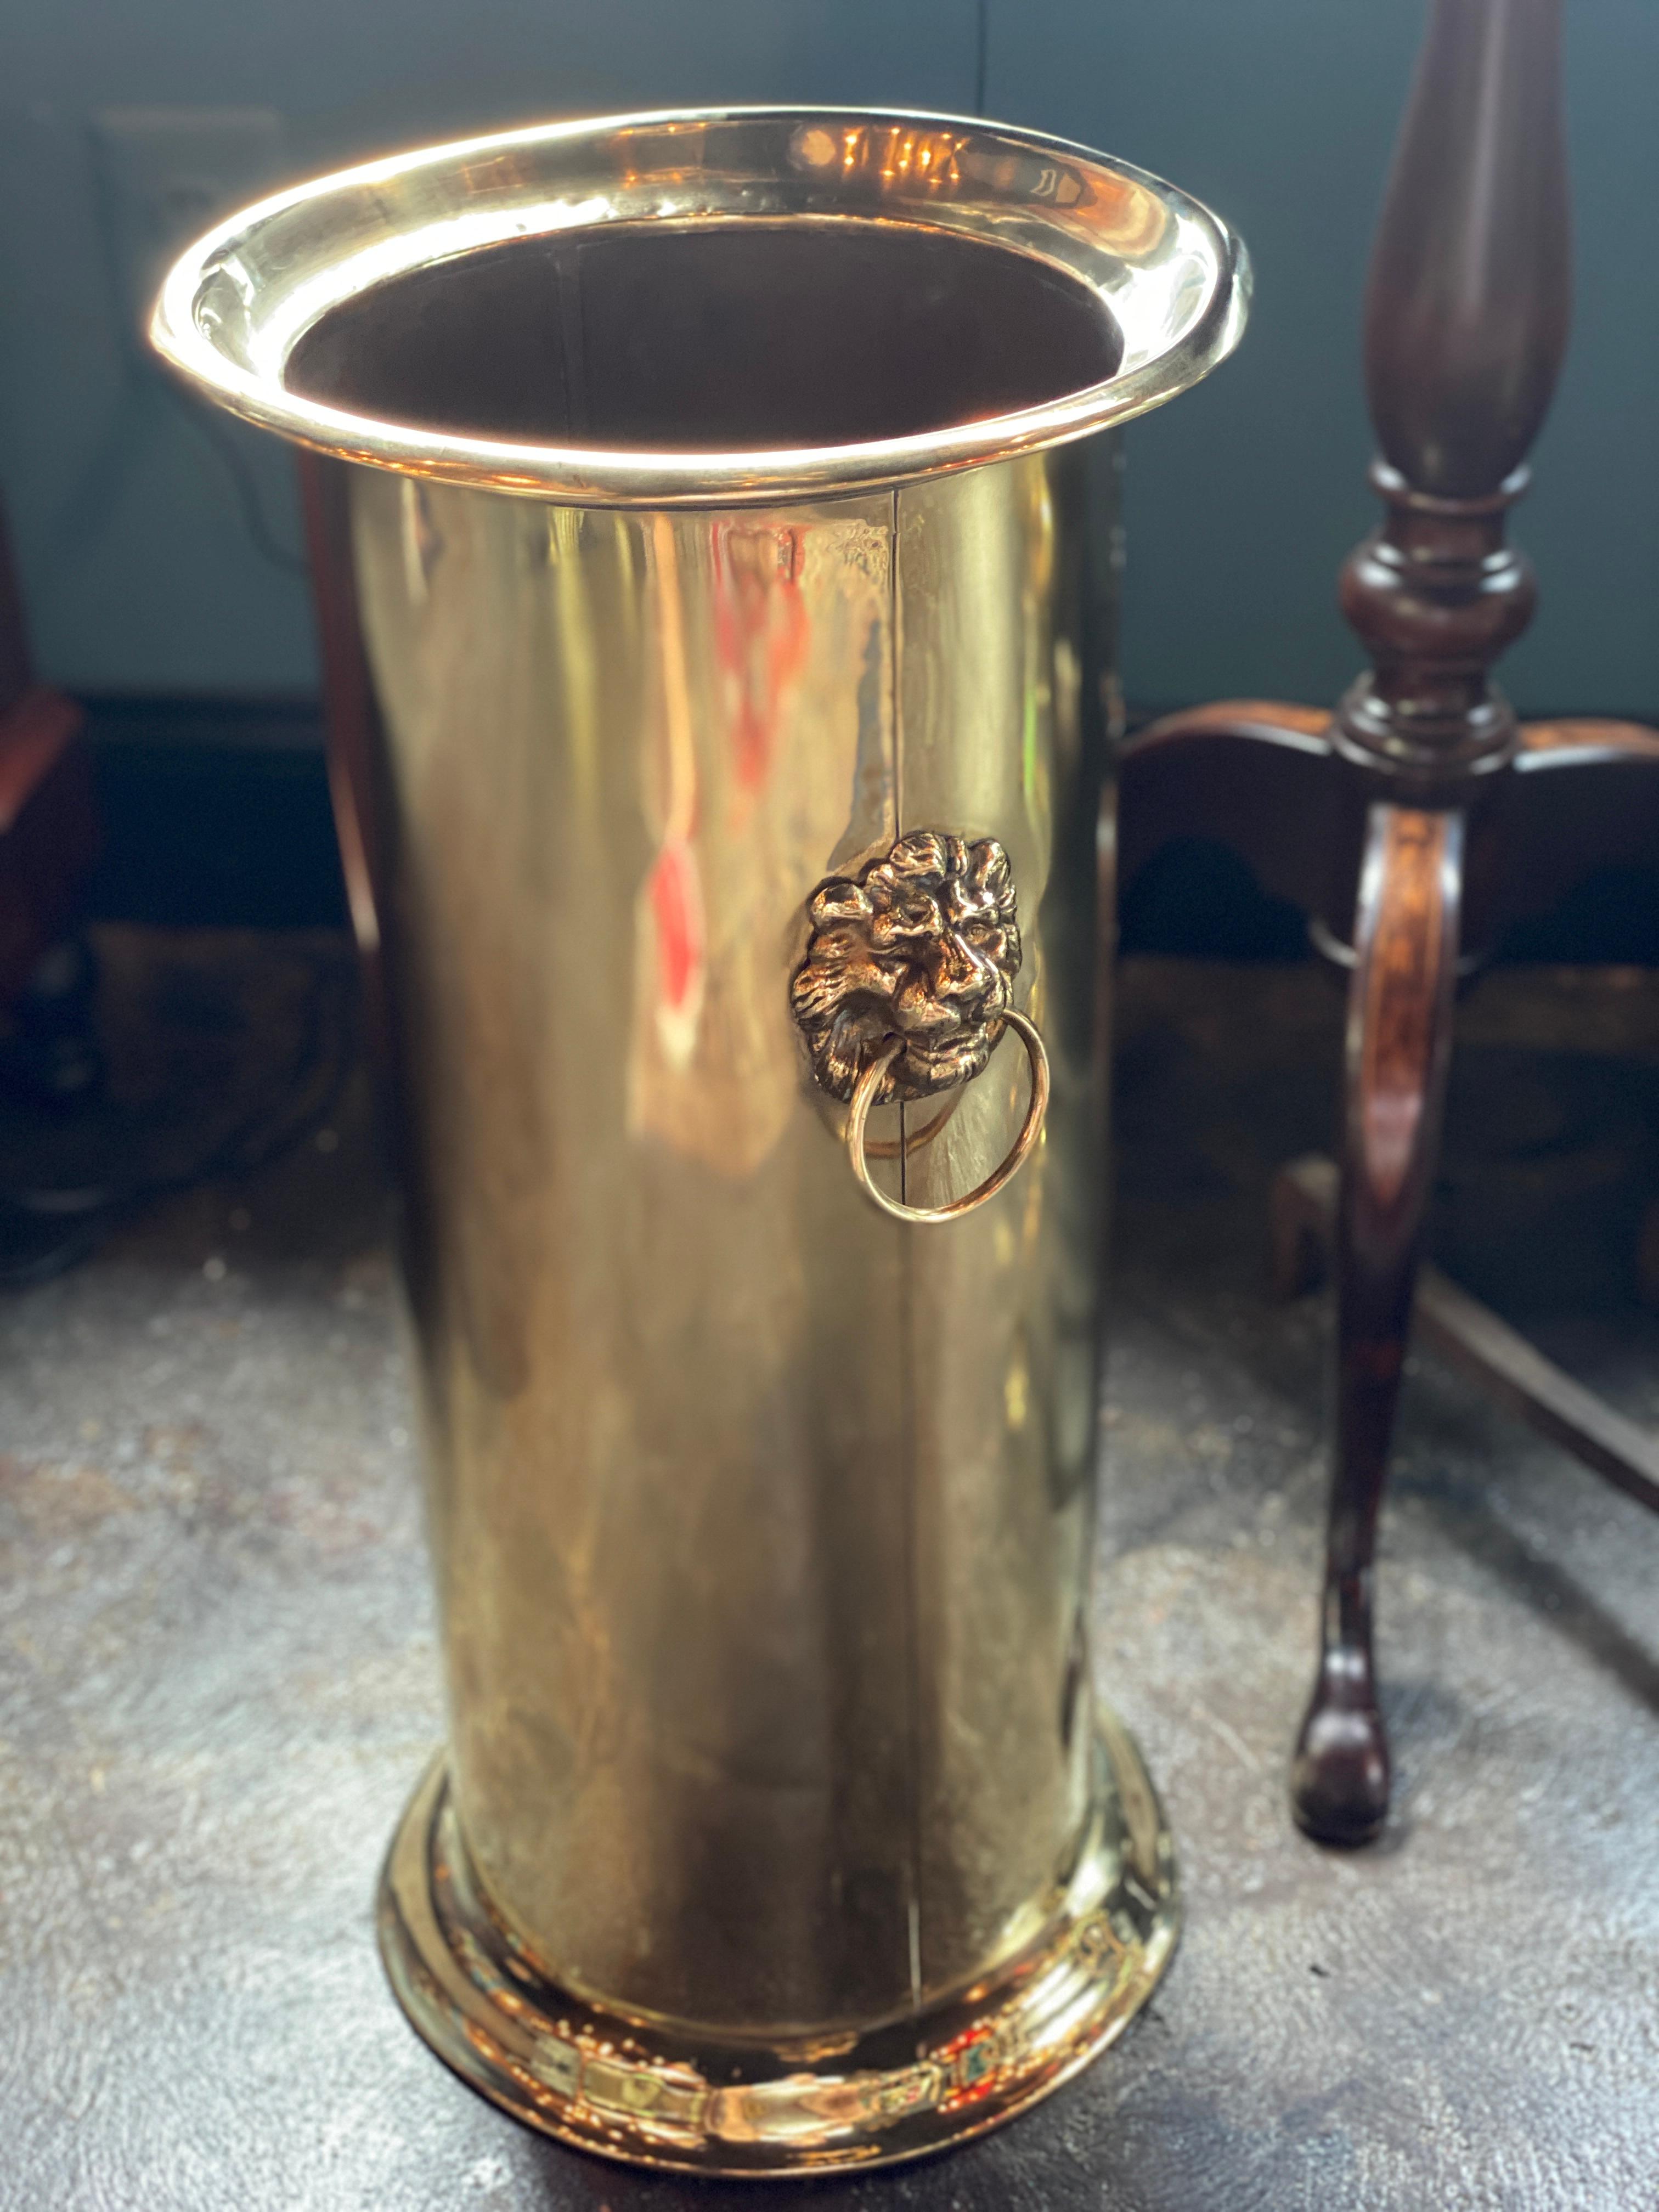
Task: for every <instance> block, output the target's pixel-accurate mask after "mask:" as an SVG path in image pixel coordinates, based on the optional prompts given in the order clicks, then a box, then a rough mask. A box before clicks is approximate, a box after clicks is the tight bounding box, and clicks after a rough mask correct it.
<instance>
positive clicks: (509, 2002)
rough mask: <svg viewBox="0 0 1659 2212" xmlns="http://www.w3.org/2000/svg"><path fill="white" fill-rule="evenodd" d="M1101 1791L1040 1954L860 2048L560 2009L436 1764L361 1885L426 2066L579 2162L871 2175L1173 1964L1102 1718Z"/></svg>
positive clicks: (1065, 2063) (1016, 2095)
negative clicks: (575, 2152)
mask: <svg viewBox="0 0 1659 2212" xmlns="http://www.w3.org/2000/svg"><path fill="white" fill-rule="evenodd" d="M1096 1757H1097V1765H1098V1767H1099V1770H1100V1773H1099V1786H1098V1787H1097V1790H1095V1792H1094V1794H1093V1800H1092V1802H1093V1811H1092V1814H1091V1820H1090V1823H1089V1826H1088V1827H1087V1829H1086V1831H1085V1834H1084V1835H1083V1837H1082V1838H1081V1839H1080V1843H1079V1849H1078V1851H1077V1854H1076V1857H1075V1859H1074V1861H1073V1863H1072V1865H1071V1866H1070V1867H1069V1868H1068V1869H1066V1873H1065V1875H1064V1877H1063V1879H1061V1880H1060V1881H1057V1882H1056V1884H1055V1886H1054V1891H1053V1893H1052V1894H1051V1896H1050V1898H1049V1899H1048V1914H1047V1917H1046V1918H1045V1921H1044V1923H1043V1926H1042V1932H1041V1934H1040V1936H1038V1937H1037V1938H1036V1940H1035V1941H1034V1942H1031V1943H1030V1945H1029V1946H1028V1947H1027V1948H1025V1949H1024V1950H1023V1951H1022V1952H1020V1953H1018V1954H1016V1955H1015V1956H1013V1957H1012V1958H1010V1959H1008V1960H1005V1961H1003V1962H1002V1963H1001V1964H1000V1966H999V1968H998V1970H997V1971H996V1972H994V1973H992V1974H987V1976H986V1977H985V1978H983V1979H982V1980H981V1981H979V1982H976V1983H975V1984H973V1985H972V1986H970V1987H969V1988H967V1989H964V1990H960V1991H958V1992H957V1994H956V1995H955V1996H953V1997H951V1998H949V1999H946V2000H945V2001H943V2002H939V2003H937V2004H934V2005H933V2006H930V2007H929V2008H927V2009H926V2010H925V2011H923V2012H921V2013H920V2014H917V2015H907V2016H906V2017H904V2018H903V2019H902V2020H899V2021H889V2022H882V2023H875V2024H872V2026H871V2027H868V2028H867V2029H866V2030H865V2031H864V2032H863V2033H850V2034H845V2035H830V2036H820V2037H814V2036H803V2037H797V2038H789V2039H768V2038H767V2037H765V2036H743V2035H737V2034H727V2035H720V2034H718V2033H705V2034H703V2035H701V2036H697V2037H692V2038H688V2037H687V2036H686V2035H685V2033H684V2032H683V2031H681V2030H678V2029H677V2028H676V2027H674V2026H673V2025H671V2024H670V2023H666V2022H664V2021H657V2020H653V2019H651V2018H649V2017H647V2016H644V2015H638V2014H632V2013H618V2012H616V2011H613V2010H610V2009H608V2008H605V2007H603V2006H599V2005H594V2004H591V2003H587V2002H583V2001H582V2000H580V1999H579V1998H573V1997H572V1996H571V1993H570V1992H569V1991H568V1990H565V1989H562V1988H561V1987H559V1986H558V1985H557V1984H551V1983H550V1982H548V1981H547V1980H546V1979H545V1978H544V1976H543V1975H542V1973H541V1972H540V1971H539V1970H538V1966H537V1965H536V1963H535V1961H534V1960H532V1959H531V1958H529V1957H528V1956H527V1955H526V1953H525V1951H524V1949H523V1948H522V1946H521V1945H520V1943H519V1942H517V1941H516V1939H515V1938H514V1936H513V1933H512V1931H511V1930H510V1929H507V1927H505V1926H504V1925H503V1923H501V1920H500V1919H499V1917H497V1916H496V1915H495V1913H494V1912H493V1911H491V1909H490V1905H489V1899H488V1897H487V1896H486V1895H485V1894H484V1893H483V1892H482V1890H481V1888H480V1886H479V1882H478V1878H477V1873H476V1870H475V1869H474V1868H473V1866H472V1864H471V1860H470V1858H469V1856H468V1852H467V1848H466V1843H465V1838H464V1836H463V1834H462V1832H461V1828H460V1826H459V1822H458V1821H457V1820H456V1818H455V1808H454V1801H453V1796H452V1794H451V1791H450V1789H449V1784H448V1780H447V1776H446V1774H445V1771H444V1767H443V1762H442V1760H441V1759H440V1760H438V1761H436V1762H435V1764H434V1765H433V1767H432V1768H431V1770H430V1771H429V1772H428V1775H427V1776H426V1778H425V1779H424V1780H423V1781H422V1784H421V1786H420V1788H419V1789H418V1790H416V1794H415V1796H414V1798H413V1799H412V1801H411V1802H410V1807H409V1810H408V1812H407V1813H406V1814H404V1819H403V1822H402V1824H401V1826H399V1828H398V1833H397V1835H396V1837H395V1838H393V1841H392V1849H391V1850H390V1852H389V1853H388V1855H387V1858H386V1869H385V1872H384V1874H383V1875H382V1876H381V1881H380V1915H379V1918H380V1952H381V1956H382V1957H383V1958H384V1959H385V1960H386V1970H387V1972H388V1973H389V1974H390V1976H391V1978H392V1986H393V1988H394V1989H395V1990H397V1992H398V1996H399V1998H400V1999H401V2001H402V2002H403V2004H404V2008H405V2009H406V2010H407V2011H408V2013H409V2014H410V2017H411V2018H412V2019H413V2020H414V2021H416V2023H417V2025H418V2026H419V2027H420V2028H421V2031H422V2033H423V2034H424V2035H425V2036H426V2038H427V2039H428V2042H429V2043H431V2045H432V2046H433V2048H434V2049H435V2051H437V2052H438V2053H439V2055H440V2056H441V2057H443V2058H444V2059H446V2060H447V2062H448V2063H449V2064H450V2065H452V2066H453V2067H454V2068H455V2069H456V2070H457V2072H458V2073H459V2074H461V2075H463V2076H464V2077H465V2079H466V2080H467V2081H471V2083H472V2084H473V2085H474V2086H475V2087H477V2088H480V2089H482V2090H483V2093H484V2094H485V2095H486V2096H488V2097H490V2098H493V2099H494V2100H495V2103H497V2104H498V2105H501V2106H503V2107H504V2108H505V2109H506V2110H507V2112H511V2113H513V2115H514V2116H515V2117H516V2118H519V2119H521V2120H526V2121H527V2122H528V2123H529V2124H530V2125H531V2126H532V2127H536V2128H540V2129H542V2130H544V2132H545V2133H547V2134H549V2135H552V2136H560V2137H561V2138H562V2140H563V2141H565V2142H569V2143H574V2145H575V2146H576V2147H577V2148H579V2149H582V2150H590V2151H597V2152H599V2153H600V2154H602V2155H603V2156H605V2157H607V2158H620V2159H625V2160H628V2161H629V2163H630V2164H632V2165H639V2166H661V2167H667V2168H671V2169H677V2170H678V2171H681V2172H691V2173H705V2174H726V2175H730V2176H732V2177H734V2178H736V2177H740V2176H744V2175H756V2174H759V2175H764V2174H768V2173H775V2172H777V2171H778V2170H779V2168H780V2167H781V2166H787V2167H789V2168H792V2169H793V2170H795V2171H797V2172H803V2173H811V2172H814V2171H817V2170H822V2169H824V2168H832V2167H836V2166H883V2165H889V2164H890V2163H892V2162H893V2161H894V2160H898V2159H905V2158H914V2157H916V2156H919V2155H920V2154H922V2153H924V2152H926V2151H929V2150H935V2149H938V2148H940V2147H941V2146H942V2145H944V2144H946V2143H951V2142H963V2141H965V2140H966V2139H967V2138H969V2136H976V2135H981V2134H983V2133H984V2131H985V2130H987V2128H993V2127H995V2126H996V2125H997V2124H999V2122H1000V2121H1003V2120H1006V2119H1011V2118H1012V2117H1013V2116H1014V2115H1015V2114H1016V2113H1017V2112H1023V2111H1024V2109H1025V2108H1026V2107H1027V2106H1030V2105H1033V2104H1035V2103H1036V2101H1037V2100H1038V2099H1039V2098H1041V2097H1043V2096H1046V2095H1047V2094H1048V2092H1049V2091H1050V2090H1051V2089H1056V2088H1058V2087H1060V2084H1061V2083H1062V2082H1063V2081H1067V2080H1069V2079H1070V2077H1071V2076H1072V2075H1073V2074H1075V2073H1076V2072H1077V2071H1078V2069H1079V2067H1081V2066H1084V2065H1086V2064H1087V2063H1088V2061H1089V2060H1090V2059H1091V2058H1092V2057H1094V2056H1095V2055H1096V2053H1097V2051H1102V2050H1103V2049H1104V2048H1105V2046H1106V2045H1108V2044H1109V2043H1111V2042H1113V2041H1114V2040H1115V2039H1116V2038H1117V2037H1118V2036H1119V2035H1120V2034H1121V2033H1122V2031H1123V2029H1124V2028H1125V2027H1127V2024H1128V2022H1129V2021H1130V2020H1131V2019H1132V2018H1133V2015H1134V2014H1135V2013H1136V2012H1137V2011H1138V2010H1139V2008H1140V2006H1141V2005H1142V2004H1143V2003H1144V2002H1145V2001H1146V1997H1147V1996H1149V1995H1150V1993H1151V1991H1152V1989H1153V1987H1154V1986H1155V1985H1156V1984H1157V1981H1158V1977H1159V1975H1160V1974H1161V1973H1162V1972H1163V1971H1164V1966H1165V1965H1166V1964H1167V1962H1168V1960H1169V1957H1170V1952H1171V1950H1172V1949H1173V1948H1174V1945H1175V1940H1176V1925H1177V1910H1176V1887H1175V1857H1174V1852H1173V1850H1172V1848H1171V1845H1170V1836H1169V1831H1168V1829H1167V1827H1166V1826H1165V1825H1164V1817H1163V1814H1162V1811H1161V1809H1160V1808H1159V1806H1158V1800H1157V1797H1156V1796H1155V1795H1154V1793H1153V1790H1152V1784H1151V1782H1150V1781H1149V1779H1148V1778H1147V1775H1146V1768H1145V1767H1144V1766H1143V1765H1142V1764H1141V1761H1140V1757H1139V1753H1138V1752H1137V1750H1136V1748H1135V1747H1134V1744H1133V1742H1132V1741H1131V1740H1130V1738H1129V1737H1128V1736H1127V1735H1126V1734H1125V1733H1124V1731H1123V1729H1121V1727H1120V1726H1119V1725H1118V1723H1115V1721H1114V1720H1112V1719H1111V1717H1109V1716H1108V1715H1103V1716H1102V1718H1101V1723H1100V1728H1099V1731H1098V1737H1097V1751H1096Z"/></svg>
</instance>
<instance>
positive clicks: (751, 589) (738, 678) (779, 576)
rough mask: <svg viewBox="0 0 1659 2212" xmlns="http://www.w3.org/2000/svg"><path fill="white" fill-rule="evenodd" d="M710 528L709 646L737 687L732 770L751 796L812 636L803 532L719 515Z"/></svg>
mask: <svg viewBox="0 0 1659 2212" xmlns="http://www.w3.org/2000/svg"><path fill="white" fill-rule="evenodd" d="M804 558H805V532H804V531H801V530H797V529H789V528H783V529H759V530H757V529H755V528H753V527H752V526H745V525H744V524H742V523H738V522H717V523H716V524H715V525H714V649H715V652H716V653H718V654H719V656H720V666H721V667H722V668H723V669H724V670H725V671H726V674H727V676H728V678H730V679H731V681H732V685H733V687H734V690H735V693H736V697H735V700H734V702H733V704H734V711H733V713H732V721H731V743H732V773H733V775H734V778H735V781H736V783H737V787H738V791H739V793H742V794H743V796H744V798H752V797H753V796H754V794H755V793H757V791H759V790H760V789H761V788H762V787H763V785H764V783H765V781H766V779H767V776H768V774H769V771H770V769H771V766H772V757H773V751H774V748H775V743H776V738H777V731H778V718H779V709H780V708H781V704H782V702H783V696H784V693H785V691H786V690H787V688H788V687H789V685H790V684H793V682H794V680H795V679H796V678H797V677H799V674H800V672H801V670H802V668H803V666H804V665H805V660H806V651H807V647H808V644H809V643H810V641H811V618H810V617H809V616H808V614H807V611H806V604H805V600H804V599H803V598H802V597H801V589H800V574H801V566H802V562H803V560H804Z"/></svg>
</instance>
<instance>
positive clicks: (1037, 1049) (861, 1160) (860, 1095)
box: [847, 1011, 1048, 1222]
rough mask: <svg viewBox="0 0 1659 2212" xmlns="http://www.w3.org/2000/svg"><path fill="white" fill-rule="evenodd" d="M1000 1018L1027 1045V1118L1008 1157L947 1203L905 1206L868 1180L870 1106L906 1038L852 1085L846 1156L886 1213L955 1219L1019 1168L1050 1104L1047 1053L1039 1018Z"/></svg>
mask: <svg viewBox="0 0 1659 2212" xmlns="http://www.w3.org/2000/svg"><path fill="white" fill-rule="evenodd" d="M1003 1021H1004V1023H1005V1024H1006V1027H1007V1028H1009V1029H1011V1030H1013V1031H1014V1032H1015V1034H1016V1035H1017V1036H1018V1038H1019V1041H1020V1042H1021V1043H1022V1044H1023V1045H1024V1047H1025V1056H1026V1058H1027V1059H1028V1060H1030V1064H1031V1097H1030V1104H1029V1105H1028V1106H1027V1107H1026V1109H1025V1119H1024V1122H1023V1123H1022V1124H1021V1127H1020V1132H1019V1134H1018V1136H1017V1137H1016V1138H1015V1139H1014V1141H1013V1144H1012V1147H1011V1148H1010V1150H1009V1152H1008V1156H1007V1158H1006V1159H1005V1160H1003V1162H1002V1163H1001V1164H1000V1166H998V1167H995V1168H994V1169H993V1170H991V1172H990V1174H989V1175H988V1176H986V1178H985V1180H984V1182H982V1183H980V1184H978V1185H976V1186H975V1188H974V1189H972V1190H970V1191H969V1192H968V1193H967V1194H966V1195H965V1196H964V1197H962V1198H953V1199H952V1200H951V1202H950V1204H949V1205H948V1206H906V1205H905V1204H904V1203H903V1202H902V1200H899V1199H896V1198H889V1197H888V1195H887V1194H886V1192H885V1191H884V1190H878V1189H877V1188H876V1186H875V1184H874V1183H873V1182H872V1181H871V1180H870V1162H869V1158H868V1156H867V1153H866V1146H865V1138H864V1130H865V1124H866V1122H867V1121H868V1120H869V1119H870V1109H871V1107H872V1105H873V1104H874V1103H875V1099H876V1093H877V1091H878V1090H879V1089H880V1087H881V1080H882V1078H883V1077H884V1075H885V1074H886V1073H887V1071H888V1069H889V1067H890V1066H891V1065H892V1063H893V1061H894V1060H896V1058H897V1056H898V1055H899V1054H900V1053H901V1052H902V1051H903V1049H904V1039H903V1038H902V1037H895V1038H894V1039H893V1041H892V1042H891V1043H890V1045H888V1046H887V1047H886V1048H885V1049H884V1051H882V1052H881V1053H879V1054H878V1055H877V1057H876V1058H875V1059H874V1060H872V1061H871V1063H870V1065H869V1066H868V1067H866V1069H865V1071H864V1073H863V1074H862V1075H860V1078H859V1079H858V1082H857V1084H856V1085H855V1086H854V1091H853V1103H852V1104H851V1105H850V1106H849V1107H848V1112H847V1156H848V1158H849V1159H850V1160H851V1161H852V1163H853V1173H854V1176H856V1177H857V1178H858V1183H859V1188H860V1190H862V1191H863V1193H864V1194H865V1196H866V1198H868V1199H871V1200H873V1201H874V1203H875V1204H876V1205H877V1206H879V1207H880V1208H881V1210H882V1212H884V1213H890V1214H891V1215H892V1217H893V1218H894V1220H895V1221H915V1222H925V1221H956V1220H959V1219H960V1218H961V1217H962V1216H963V1214H964V1213H971V1212H973V1210H974V1208H975V1206H983V1205H984V1203H985V1201H986V1200H987V1198H994V1197H995V1196H996V1194H997V1193H998V1192H999V1191H1000V1189H1001V1188H1002V1187H1003V1185H1004V1184H1005V1183H1006V1182H1008V1181H1009V1180H1010V1179H1011V1178H1012V1176H1015V1175H1017V1174H1018V1172H1019V1170H1020V1168H1021V1167H1022V1166H1023V1165H1024V1162H1025V1161H1026V1159H1027V1158H1029V1157H1030V1152H1031V1148H1032V1147H1033V1146H1034V1145H1035V1144H1036V1140H1037V1139H1038V1137H1039V1136H1040V1135H1041V1134H1042V1117H1043V1115H1045V1114H1046V1113H1047V1112H1048V1054H1047V1053H1046V1052H1045V1051H1044V1050H1043V1047H1042V1038H1041V1037H1040V1036H1038V1035H1037V1032H1036V1026H1035V1024H1032V1023H1030V1022H1029V1021H1027V1020H1026V1018H1025V1017H1024V1014H1017V1013H1014V1012H1012V1011H1011V1012H1008V1013H1006V1014H1005V1015H1004V1016H1003Z"/></svg>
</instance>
